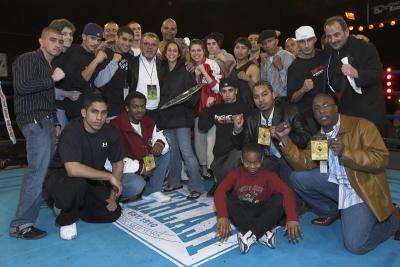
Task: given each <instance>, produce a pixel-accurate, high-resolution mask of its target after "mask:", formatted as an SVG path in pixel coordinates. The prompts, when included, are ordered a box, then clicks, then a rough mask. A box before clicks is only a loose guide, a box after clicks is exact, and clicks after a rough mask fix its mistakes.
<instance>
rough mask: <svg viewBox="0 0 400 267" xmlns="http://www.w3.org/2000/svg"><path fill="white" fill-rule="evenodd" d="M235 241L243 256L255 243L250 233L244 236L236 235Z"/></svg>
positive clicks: (255, 238) (255, 239) (253, 236)
mask: <svg viewBox="0 0 400 267" xmlns="http://www.w3.org/2000/svg"><path fill="white" fill-rule="evenodd" d="M237 240H238V244H239V250H240V253H242V254H245V253H247V252H248V251H249V249H250V246H251V245H253V244H254V243H256V241H257V237H256V236H255V235H254V234H253V232H252V231H248V232H247V233H245V234H244V235H242V234H241V233H238V234H237Z"/></svg>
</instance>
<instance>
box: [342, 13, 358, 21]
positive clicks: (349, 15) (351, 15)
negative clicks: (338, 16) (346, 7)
mask: <svg viewBox="0 0 400 267" xmlns="http://www.w3.org/2000/svg"><path fill="white" fill-rule="evenodd" d="M344 14H345V15H346V18H347V19H349V20H356V15H355V14H354V12H345V13H344Z"/></svg>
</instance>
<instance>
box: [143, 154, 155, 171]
mask: <svg viewBox="0 0 400 267" xmlns="http://www.w3.org/2000/svg"><path fill="white" fill-rule="evenodd" d="M143 163H144V167H145V168H146V172H149V171H151V170H154V169H155V168H156V161H155V159H154V155H152V154H149V155H147V156H144V158H143Z"/></svg>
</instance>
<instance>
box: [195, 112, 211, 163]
mask: <svg viewBox="0 0 400 267" xmlns="http://www.w3.org/2000/svg"><path fill="white" fill-rule="evenodd" d="M198 122H199V118H196V119H195V120H194V125H195V127H194V148H195V150H196V155H197V158H198V159H199V163H200V165H201V166H207V168H209V169H210V167H211V163H212V162H213V161H214V153H213V149H214V145H215V138H216V137H215V135H216V127H215V125H214V126H213V127H211V129H210V130H209V131H208V132H201V131H200V130H199V127H198Z"/></svg>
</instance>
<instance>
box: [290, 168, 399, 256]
mask: <svg viewBox="0 0 400 267" xmlns="http://www.w3.org/2000/svg"><path fill="white" fill-rule="evenodd" d="M292 181H293V185H294V189H295V191H296V193H297V194H299V196H300V197H301V198H302V199H303V200H304V201H305V202H306V203H307V204H308V205H309V206H310V207H311V208H312V209H313V210H314V211H315V212H316V213H317V214H318V215H320V216H330V215H333V214H335V213H337V212H338V208H337V207H338V203H337V202H338V191H339V190H338V185H337V184H334V183H331V182H328V174H321V173H320V171H319V169H313V170H310V171H301V172H293V173H292ZM341 220H342V233H343V241H344V245H345V247H346V249H348V250H349V251H350V252H351V253H355V254H365V253H367V252H368V251H371V250H373V249H374V248H375V247H376V246H378V245H379V244H380V243H382V242H383V241H385V240H386V239H388V238H389V237H390V236H392V235H394V233H395V232H396V230H397V228H398V224H399V222H398V220H397V218H396V216H395V214H392V215H391V216H389V218H388V219H386V220H385V221H383V222H379V221H378V220H377V219H376V217H375V215H374V214H373V213H372V211H371V209H370V208H368V206H367V205H366V204H365V203H359V204H356V205H353V206H351V207H348V208H346V209H343V210H341Z"/></svg>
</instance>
